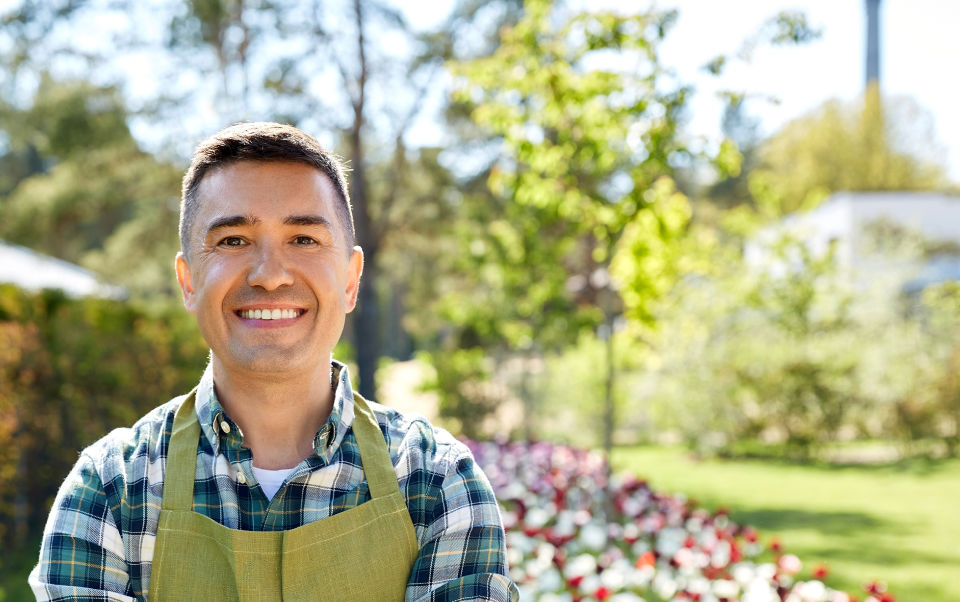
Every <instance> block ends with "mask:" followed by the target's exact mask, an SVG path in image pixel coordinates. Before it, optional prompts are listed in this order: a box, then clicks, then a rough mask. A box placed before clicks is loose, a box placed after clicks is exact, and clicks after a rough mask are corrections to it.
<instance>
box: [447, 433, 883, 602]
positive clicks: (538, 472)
mask: <svg viewBox="0 0 960 602" xmlns="http://www.w3.org/2000/svg"><path fill="white" fill-rule="evenodd" d="M466 443H467V445H469V446H470V448H471V450H472V451H473V453H474V456H475V457H476V459H477V462H478V463H479V464H480V466H481V467H482V468H483V470H484V472H485V473H486V474H487V477H488V478H489V479H490V482H491V484H492V485H493V488H494V491H495V492H496V494H497V498H498V500H499V501H500V506H501V512H502V515H503V522H504V527H505V528H506V530H507V557H508V560H509V562H510V574H511V577H512V578H513V580H514V581H515V582H516V583H517V585H518V587H519V588H520V592H521V600H538V601H543V602H551V601H554V602H560V601H569V602H576V601H584V602H585V601H591V600H605V601H610V602H642V601H646V602H656V601H661V602H662V601H667V600H670V601H674V600H675V601H680V600H691V601H693V600H696V601H699V602H732V601H734V600H740V601H742V602H852V601H855V600H858V598H856V597H854V596H852V595H850V594H848V593H846V592H842V591H838V590H835V589H832V588H831V587H829V586H828V585H826V584H825V583H824V579H825V578H826V577H827V568H826V565H823V564H820V565H815V566H814V567H813V568H812V569H811V570H808V571H804V565H803V563H802V562H801V561H800V559H799V558H797V557H796V556H795V555H793V554H788V553H785V551H784V550H783V549H782V546H781V545H780V544H779V542H778V541H777V540H776V539H773V540H770V541H769V542H768V544H766V545H764V544H763V543H761V541H760V538H759V535H758V533H757V532H756V531H755V530H754V529H752V528H751V527H749V526H741V525H737V524H735V523H734V522H733V521H731V520H730V518H729V517H728V515H727V513H726V512H724V511H718V512H714V513H710V512H707V511H706V510H704V509H702V508H698V507H696V506H695V505H693V504H691V503H688V501H687V500H686V499H685V498H683V497H682V496H667V495H660V494H658V493H655V492H653V491H651V490H650V488H649V487H648V486H647V484H646V483H645V482H644V481H640V480H637V479H636V478H634V477H632V476H625V475H616V476H614V477H613V478H612V480H611V482H610V483H609V491H610V492H611V495H609V496H607V495H605V491H606V490H607V489H608V488H607V485H608V483H607V476H606V464H605V462H604V460H603V458H602V456H601V455H600V454H597V453H594V452H588V451H585V450H581V449H576V448H572V447H568V446H564V445H554V444H550V443H523V442H513V443H489V442H483V443H481V442H474V441H467V442H466ZM864 595H865V598H864V602H893V600H894V598H893V596H892V595H891V594H890V593H888V592H886V591H885V587H884V586H883V584H881V583H878V582H873V583H870V584H868V585H866V586H865V594H864Z"/></svg>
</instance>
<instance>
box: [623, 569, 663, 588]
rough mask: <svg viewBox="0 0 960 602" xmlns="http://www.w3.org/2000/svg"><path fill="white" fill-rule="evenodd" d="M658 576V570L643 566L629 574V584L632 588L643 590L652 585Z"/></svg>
mask: <svg viewBox="0 0 960 602" xmlns="http://www.w3.org/2000/svg"><path fill="white" fill-rule="evenodd" d="M656 574H657V569H655V568H653V567H652V566H643V567H641V568H639V569H635V570H633V571H630V572H629V573H627V582H628V583H629V584H630V585H631V586H632V587H635V588H637V589H642V588H645V587H647V585H649V584H650V581H652V580H653V578H654V576H655V575H656Z"/></svg>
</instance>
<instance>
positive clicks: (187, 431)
mask: <svg viewBox="0 0 960 602" xmlns="http://www.w3.org/2000/svg"><path fill="white" fill-rule="evenodd" d="M196 397H197V390H196V389H194V390H193V391H191V392H190V394H189V395H187V397H186V399H184V400H183V403H181V404H180V407H179V408H178V409H177V413H176V415H175V416H174V418H173V432H172V434H171V435H170V444H169V450H168V451H167V465H166V474H165V475H164V483H163V501H162V503H161V508H162V509H164V510H192V509H193V481H194V478H195V476H196V474H197V442H198V441H199V439H200V423H199V422H198V421H197V412H196V410H195V403H196ZM353 408H354V418H353V431H354V435H355V436H356V438H357V445H358V446H359V447H360V461H361V463H362V464H363V473H364V476H366V478H367V485H368V486H369V488H370V497H371V498H378V497H385V496H389V495H391V494H393V493H396V494H398V495H399V494H400V484H399V483H398V482H397V473H396V471H395V470H394V468H393V461H392V460H390V452H389V451H388V450H387V443H386V440H385V439H384V437H383V433H382V432H381V431H380V425H379V424H378V423H377V418H376V416H375V415H374V413H373V410H371V409H370V406H369V404H368V403H367V400H366V399H364V398H363V397H361V396H360V395H359V394H358V393H354V394H353Z"/></svg>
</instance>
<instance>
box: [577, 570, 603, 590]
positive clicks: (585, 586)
mask: <svg viewBox="0 0 960 602" xmlns="http://www.w3.org/2000/svg"><path fill="white" fill-rule="evenodd" d="M598 589H600V575H597V574H596V573H594V574H593V575H587V576H586V577H584V578H583V581H581V582H580V591H581V592H583V593H585V594H592V593H593V592H595V591H597V590H598Z"/></svg>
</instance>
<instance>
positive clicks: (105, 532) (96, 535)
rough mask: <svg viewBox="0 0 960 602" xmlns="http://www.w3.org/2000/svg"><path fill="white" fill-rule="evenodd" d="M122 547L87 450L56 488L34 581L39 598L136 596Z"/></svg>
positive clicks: (121, 598)
mask: <svg viewBox="0 0 960 602" xmlns="http://www.w3.org/2000/svg"><path fill="white" fill-rule="evenodd" d="M123 550H124V548H123V541H122V540H121V538H120V531H119V530H118V529H117V526H116V524H115V522H114V519H113V513H112V512H111V509H110V504H109V501H108V498H107V494H106V492H105V491H104V487H103V481H102V479H101V477H100V474H99V473H98V471H97V469H96V466H95V463H94V462H93V460H92V459H91V458H90V456H88V455H87V454H84V455H82V456H81V457H80V459H79V460H78V461H77V463H76V465H75V466H74V467H73V470H71V471H70V474H69V475H68V476H67V478H66V480H65V481H64V482H63V485H61V486H60V491H59V493H57V498H56V500H55V501H54V503H53V509H52V510H51V511H50V516H49V517H48V518H47V525H46V528H45V529H44V532H43V542H42V543H41V546H40V562H39V563H38V564H37V566H36V567H34V569H33V571H31V573H30V577H29V584H30V587H31V588H32V589H33V593H34V595H35V596H36V597H37V600H134V599H135V598H134V597H133V594H132V591H131V590H130V577H129V573H128V570H127V563H126V561H125V559H124V551H123Z"/></svg>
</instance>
